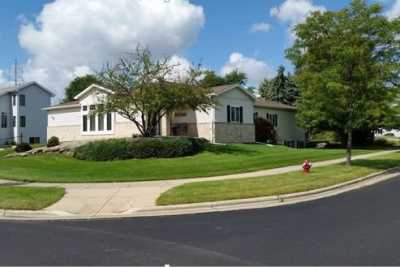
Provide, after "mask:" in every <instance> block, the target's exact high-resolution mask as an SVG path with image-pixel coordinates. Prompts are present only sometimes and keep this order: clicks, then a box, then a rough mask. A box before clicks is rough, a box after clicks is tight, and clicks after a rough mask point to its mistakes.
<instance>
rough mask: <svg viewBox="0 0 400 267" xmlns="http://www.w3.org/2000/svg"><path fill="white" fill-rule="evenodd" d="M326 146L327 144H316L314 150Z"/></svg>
mask: <svg viewBox="0 0 400 267" xmlns="http://www.w3.org/2000/svg"><path fill="white" fill-rule="evenodd" d="M327 146H328V143H325V142H324V143H318V144H317V145H316V146H315V147H316V148H326V147H327Z"/></svg>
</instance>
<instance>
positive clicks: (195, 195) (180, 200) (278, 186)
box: [157, 153, 400, 205]
mask: <svg viewBox="0 0 400 267" xmlns="http://www.w3.org/2000/svg"><path fill="white" fill-rule="evenodd" d="M397 166H400V153H393V154H389V155H386V156H383V157H380V158H373V159H366V160H355V161H354V162H353V166H352V167H348V166H345V165H344V164H338V165H331V166H327V167H319V168H314V169H312V172H311V173H310V174H308V175H304V174H303V173H302V172H301V171H298V172H291V173H287V174H280V175H273V176H267V177H257V178H245V179H238V180H223V181H210V182H195V183H188V184H184V185H182V186H178V187H175V188H172V189H171V190H169V191H167V192H165V193H164V194H162V195H161V196H160V197H159V198H158V200H157V204H158V205H173V204H185V203H198V202H211V201H221V200H232V199H244V198H254V197H262V196H271V195H279V194H287V193H295V192H302V191H308V190H312V189H317V188H322V187H326V186H330V185H334V184H338V183H342V182H346V181H349V180H351V179H355V178H359V177H362V176H365V175H368V174H371V173H375V172H378V171H381V170H385V169H389V168H393V167H397Z"/></svg>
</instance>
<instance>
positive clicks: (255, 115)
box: [253, 112, 258, 121]
mask: <svg viewBox="0 0 400 267" xmlns="http://www.w3.org/2000/svg"><path fill="white" fill-rule="evenodd" d="M257 117H258V112H254V113H253V120H254V121H256V119H257Z"/></svg>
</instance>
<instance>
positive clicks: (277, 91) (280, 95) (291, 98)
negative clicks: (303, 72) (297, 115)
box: [258, 66, 299, 105]
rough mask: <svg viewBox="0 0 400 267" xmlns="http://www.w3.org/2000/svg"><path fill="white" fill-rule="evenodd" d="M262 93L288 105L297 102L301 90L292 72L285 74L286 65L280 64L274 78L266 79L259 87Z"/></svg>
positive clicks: (267, 97)
mask: <svg viewBox="0 0 400 267" xmlns="http://www.w3.org/2000/svg"><path fill="white" fill-rule="evenodd" d="M258 91H259V93H260V95H261V96H262V97H263V98H265V99H268V100H272V101H276V102H280V103H283V104H287V105H293V104H295V102H296V100H297V98H298V95H299V92H298V89H297V87H296V85H295V83H294V81H293V78H292V77H291V75H290V74H288V75H286V74H285V67H284V66H280V67H279V69H278V73H277V75H276V77H275V78H273V79H270V80H269V79H264V80H263V81H262V82H261V84H260V86H259V89H258Z"/></svg>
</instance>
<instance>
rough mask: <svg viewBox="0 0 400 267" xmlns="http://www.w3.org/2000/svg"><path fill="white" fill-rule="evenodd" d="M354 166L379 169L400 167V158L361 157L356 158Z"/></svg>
mask: <svg viewBox="0 0 400 267" xmlns="http://www.w3.org/2000/svg"><path fill="white" fill-rule="evenodd" d="M352 165H353V166H358V167H368V168H374V169H378V170H386V169H390V168H395V167H400V159H369V160H368V159H359V160H354V161H353V163H352Z"/></svg>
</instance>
